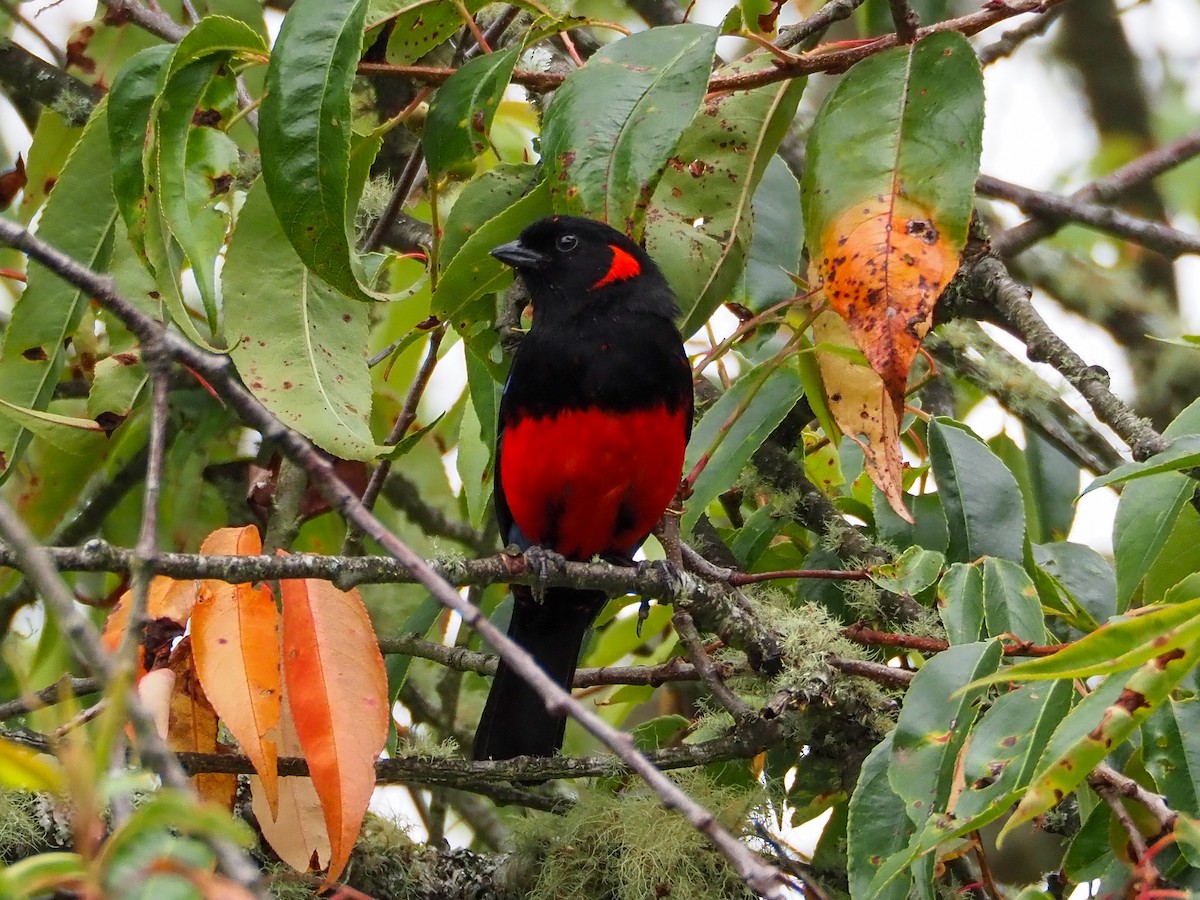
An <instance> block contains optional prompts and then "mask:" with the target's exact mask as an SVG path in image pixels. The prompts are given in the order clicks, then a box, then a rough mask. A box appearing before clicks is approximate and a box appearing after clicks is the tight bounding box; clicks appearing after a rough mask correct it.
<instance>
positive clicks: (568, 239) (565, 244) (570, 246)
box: [555, 234, 579, 253]
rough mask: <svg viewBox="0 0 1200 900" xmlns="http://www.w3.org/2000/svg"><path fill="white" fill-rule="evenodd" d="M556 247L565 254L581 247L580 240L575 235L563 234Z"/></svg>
mask: <svg viewBox="0 0 1200 900" xmlns="http://www.w3.org/2000/svg"><path fill="white" fill-rule="evenodd" d="M555 245H556V246H557V247H558V249H559V250H561V251H562V252H563V253H570V252H571V251H572V250H574V249H575V248H576V247H577V246H579V238H577V237H575V235H573V234H561V235H559V236H558V240H557V241H555Z"/></svg>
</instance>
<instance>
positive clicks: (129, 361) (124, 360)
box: [113, 353, 138, 366]
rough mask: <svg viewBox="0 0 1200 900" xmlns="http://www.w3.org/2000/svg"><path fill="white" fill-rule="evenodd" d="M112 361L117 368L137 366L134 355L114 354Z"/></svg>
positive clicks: (136, 359)
mask: <svg viewBox="0 0 1200 900" xmlns="http://www.w3.org/2000/svg"><path fill="white" fill-rule="evenodd" d="M113 360H114V361H115V362H116V364H117V365H119V366H134V365H137V362H138V357H137V354H136V353H114V354H113Z"/></svg>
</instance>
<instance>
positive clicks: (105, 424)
mask: <svg viewBox="0 0 1200 900" xmlns="http://www.w3.org/2000/svg"><path fill="white" fill-rule="evenodd" d="M124 421H125V416H122V415H120V414H119V413H115V412H102V413H100V415H98V416H96V424H97V425H99V426H100V427H101V428H102V429H104V436H105V437H108V438H110V437H112V435H113V432H114V431H116V430H117V428H119V427H120V425H121V423H122V422H124Z"/></svg>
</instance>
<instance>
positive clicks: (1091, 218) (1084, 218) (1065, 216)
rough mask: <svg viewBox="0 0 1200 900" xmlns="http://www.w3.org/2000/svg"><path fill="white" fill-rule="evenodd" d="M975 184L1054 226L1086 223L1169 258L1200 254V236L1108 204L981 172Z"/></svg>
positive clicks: (987, 193) (986, 192)
mask: <svg viewBox="0 0 1200 900" xmlns="http://www.w3.org/2000/svg"><path fill="white" fill-rule="evenodd" d="M975 187H976V189H977V190H978V191H979V193H981V194H983V195H984V196H987V197H995V198H996V199H998V200H1006V201H1008V202H1009V203H1014V204H1016V205H1017V206H1019V207H1020V208H1021V209H1022V210H1024V211H1025V212H1027V213H1032V214H1034V215H1036V216H1038V217H1040V218H1042V219H1046V220H1048V221H1050V222H1052V223H1053V224H1055V225H1066V224H1068V223H1070V222H1074V223H1076V224H1079V225H1086V226H1087V227H1089V228H1094V229H1096V230H1097V231H1102V232H1104V233H1105V234H1110V235H1112V236H1113V237H1118V238H1121V239H1122V240H1126V241H1129V242H1131V243H1134V244H1140V245H1141V246H1143V247H1149V248H1150V249H1151V250H1154V251H1156V252H1158V253H1161V254H1163V255H1164V256H1167V257H1170V258H1171V259H1174V258H1175V257H1177V256H1182V255H1184V254H1191V253H1200V237H1197V236H1195V235H1191V234H1187V233H1186V232H1183V231H1180V230H1179V229H1177V228H1171V227H1170V226H1168V225H1163V224H1162V223H1161V222H1151V221H1149V220H1147V219H1139V218H1138V217H1137V216H1131V215H1130V214H1129V213H1126V212H1121V210H1119V209H1114V208H1113V207H1111V206H1101V205H1100V204H1097V203H1089V202H1087V201H1084V200H1077V199H1075V198H1074V197H1063V196H1062V195H1060V194H1051V193H1049V192H1047V191H1035V190H1033V189H1032V188H1027V187H1021V186H1020V185H1018V184H1012V183H1011V182H1008V181H1002V180H1000V179H999V178H993V177H992V176H990V175H980V176H979V180H978V181H977V182H976V183H975Z"/></svg>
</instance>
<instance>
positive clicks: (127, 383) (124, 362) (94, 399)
mask: <svg viewBox="0 0 1200 900" xmlns="http://www.w3.org/2000/svg"><path fill="white" fill-rule="evenodd" d="M147 380H148V376H147V375H146V367H145V366H143V365H142V355H141V351H140V350H133V351H128V352H125V353H117V354H114V355H113V356H106V357H105V358H104V359H102V360H100V361H99V362H97V363H96V376H95V378H94V379H93V380H92V388H91V390H90V391H89V392H88V406H87V411H88V415H89V416H90V417H91V418H92V419H95V420H96V421H99V420H100V416H102V415H104V414H105V413H108V414H110V415H115V416H119V417H121V418H124V417H125V416H128V415H129V413H130V410H132V409H133V404H134V401H136V400H137V398H138V395H139V394H141V392H142V388H143V387H145V386H146V382H147Z"/></svg>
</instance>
